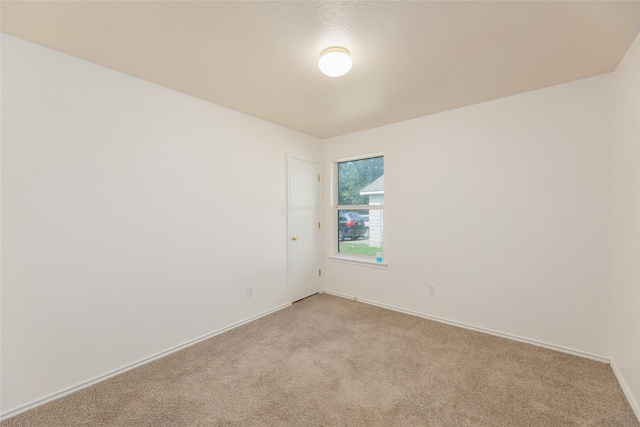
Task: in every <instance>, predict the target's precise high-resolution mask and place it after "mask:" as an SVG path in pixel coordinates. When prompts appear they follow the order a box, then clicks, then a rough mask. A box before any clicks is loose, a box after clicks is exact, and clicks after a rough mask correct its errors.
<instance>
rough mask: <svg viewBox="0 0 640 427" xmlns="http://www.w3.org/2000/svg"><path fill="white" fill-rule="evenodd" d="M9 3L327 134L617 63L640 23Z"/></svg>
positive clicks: (281, 120)
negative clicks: (343, 61)
mask: <svg viewBox="0 0 640 427" xmlns="http://www.w3.org/2000/svg"><path fill="white" fill-rule="evenodd" d="M0 7H1V11H0V12H1V22H0V24H1V29H2V32H4V33H7V34H10V35H13V36H16V37H19V38H22V39H25V40H28V41H32V42H34V43H38V44H41V45H43V46H47V47H50V48H53V49H56V50H58V51H61V52H64V53H67V54H70V55H73V56H76V57H79V58H83V59H86V60H88V61H91V62H93V63H96V64H100V65H103V66H105V67H108V68H111V69H114V70H117V71H121V72H123V73H126V74H129V75H132V76H135V77H138V78H141V79H144V80H147V81H150V82H153V83H156V84H159V85H162V86H165V87H168V88H171V89H174V90H177V91H180V92H183V93H186V94H189V95H192V96H195V97H198V98H201V99H204V100H207V101H210V102H213V103H215V104H219V105H221V106H224V107H227V108H231V109H233V110H237V111H240V112H243V113H246V114H249V115H251V116H255V117H258V118H261V119H264V120H267V121H270V122H273V123H277V124H280V125H283V126H286V127H288V128H291V129H296V130H299V131H301V132H304V133H307V134H310V135H315V136H318V137H320V138H327V137H331V136H335V135H341V134H344V133H349V132H354V131H358V130H362V129H367V128H372V127H376V126H381V125H385V124H389V123H394V122H397V121H402V120H406V119H410V118H414V117H419V116H424V115H427V114H432V113H436V112H440V111H445V110H449V109H452V108H457V107H461V106H465V105H471V104H475V103H478V102H482V101H487V100H491V99H496V98H500V97H504V96H508V95H513V94H517V93H522V92H526V91H529V90H534V89H538V88H543V87H548V86H552V85H556V84H560V83H565V82H568V81H572V80H577V79H581V78H585V77H590V76H595V75H599V74H603V73H607V72H610V71H613V70H614V69H615V67H616V65H617V64H618V62H619V61H620V59H621V58H622V57H623V55H624V53H625V52H626V50H627V49H628V47H629V46H630V44H631V43H632V41H633V40H634V38H635V37H636V35H637V34H638V32H639V31H640V1H624V2H614V1H604V2H594V1H584V2H583V1H568V2H528V1H515V2H502V1H498V2H485V1H472V2H454V1H448V2H437V1H430V2H397V1H389V2H367V1H360V2H318V1H306V2H236V1H234V2H209V1H190V2H187V1H163V2H154V1H131V2H116V1H106V2H94V1H70V2H58V1H44V2H34V1H23V2H12V1H2V3H1V6H0ZM335 44H339V45H343V46H345V47H347V48H348V49H349V50H350V51H351V53H352V58H353V61H354V65H353V69H352V70H351V72H350V73H349V74H347V75H346V76H343V77H339V78H331V77H326V76H324V75H323V74H321V73H320V71H319V70H318V68H317V61H318V57H319V53H320V51H321V50H322V49H323V48H325V47H327V46H330V45H335Z"/></svg>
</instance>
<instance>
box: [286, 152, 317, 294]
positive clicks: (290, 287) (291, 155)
mask: <svg viewBox="0 0 640 427" xmlns="http://www.w3.org/2000/svg"><path fill="white" fill-rule="evenodd" d="M292 160H301V161H304V162H310V163H315V164H316V165H318V175H319V176H320V182H319V183H318V200H317V202H318V208H317V213H318V218H319V220H320V223H322V194H323V193H322V189H323V188H322V184H323V181H322V173H321V171H322V163H321V161H320V160H318V159H315V158H313V157H309V156H303V155H300V154H295V153H287V237H286V238H287V298H288V300H289V304H293V302H294V301H293V284H292V283H291V276H292V272H291V269H292V263H291V242H292V240H291V238H292V237H293V233H292V232H291V161H292ZM319 234H320V237H319V238H318V242H317V245H318V247H317V249H318V265H319V268H320V269H322V253H323V252H322V247H323V245H322V232H321V233H319ZM320 280H321V281H322V278H321V279H320ZM321 287H322V286H321ZM318 292H322V289H319V290H318Z"/></svg>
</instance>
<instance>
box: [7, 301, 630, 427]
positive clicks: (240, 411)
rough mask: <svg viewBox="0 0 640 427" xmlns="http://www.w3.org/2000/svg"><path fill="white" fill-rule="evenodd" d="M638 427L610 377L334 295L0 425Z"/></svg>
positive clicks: (542, 352)
mask: <svg viewBox="0 0 640 427" xmlns="http://www.w3.org/2000/svg"><path fill="white" fill-rule="evenodd" d="M639 425H640V423H638V421H637V419H636V418H635V416H634V415H633V412H632V410H631V408H630V407H629V404H628V403H627V401H626V400H625V398H624V396H623V393H622V390H621V389H620V386H619V385H618V383H617V382H616V379H615V377H614V374H613V372H612V371H611V368H610V367H609V366H608V365H606V364H603V363H599V362H595V361H592V360H587V359H583V358H580V357H575V356H570V355H567V354H563V353H558V352H554V351H551V350H546V349H543V348H539V347H535V346H531V345H527V344H522V343H518V342H514V341H510V340H506V339H502V338H498V337H494V336H491V335H486V334H482V333H479V332H473V331H469V330H465V329H461V328H456V327H453V326H448V325H444V324H440V323H436V322H432V321H429V320H425V319H421V318H418V317H413V316H409V315H405V314H401V313H397V312H393V311H388V310H385V309H381V308H377V307H373V306H370V305H366V304H362V303H358V302H353V301H349V300H346V299H342V298H338V297H334V296H330V295H326V294H321V295H317V296H314V297H311V298H308V299H306V300H303V301H300V302H298V303H296V304H294V305H293V306H292V307H289V308H286V309H284V310H281V311H279V312H277V313H275V314H272V315H270V316H267V317H264V318H262V319H259V320H257V321H255V322H252V323H250V324H247V325H244V326H241V327H239V328H236V329H234V330H232V331H230V332H227V333H224V334H222V335H219V336H217V337H214V338H212V339H209V340H207V341H204V342H202V343H199V344H197V345H194V346H192V347H190V348H188V349H186V350H183V351H180V352H177V353H174V354H172V355H169V356H167V357H165V358H163V359H160V360H157V361H154V362H151V363H149V364H147V365H145V366H142V367H140V368H137V369H134V370H132V371H129V372H126V373H124V374H122V375H119V376H116V377H114V378H111V379H109V380H107V381H104V382H102V383H100V384H97V385H95V386H92V387H89V388H86V389H84V390H81V391H79V392H77V393H74V394H71V395H69V396H66V397H63V398H61V399H59V400H56V401H54V402H51V403H49V404H46V405H43V406H40V407H38V408H36V409H34V410H31V411H29V412H26V413H23V414H20V415H18V416H16V417H14V418H11V419H9V420H6V421H5V422H3V423H1V426H2V427H13V426H30V427H35V426H47V427H52V426H607V427H610V426H639Z"/></svg>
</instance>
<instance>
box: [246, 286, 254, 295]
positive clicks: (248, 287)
mask: <svg viewBox="0 0 640 427" xmlns="http://www.w3.org/2000/svg"><path fill="white" fill-rule="evenodd" d="M247 296H248V297H252V296H253V286H247Z"/></svg>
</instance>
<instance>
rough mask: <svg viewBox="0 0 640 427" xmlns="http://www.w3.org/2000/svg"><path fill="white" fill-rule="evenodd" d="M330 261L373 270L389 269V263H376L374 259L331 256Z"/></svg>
mask: <svg viewBox="0 0 640 427" xmlns="http://www.w3.org/2000/svg"><path fill="white" fill-rule="evenodd" d="M329 260H331V261H333V262H342V263H344V264H355V265H361V266H364V267H371V268H381V269H384V268H387V265H388V264H387V263H386V262H376V260H374V259H371V260H370V259H367V258H362V257H353V256H345V255H331V256H330V257H329Z"/></svg>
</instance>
